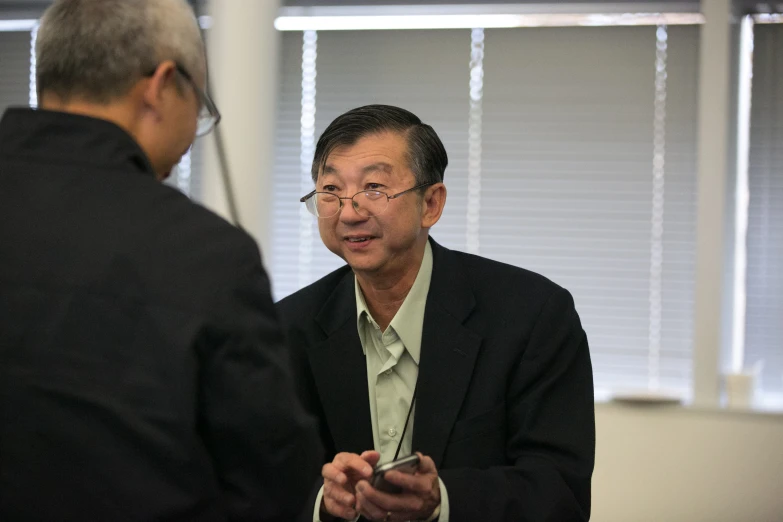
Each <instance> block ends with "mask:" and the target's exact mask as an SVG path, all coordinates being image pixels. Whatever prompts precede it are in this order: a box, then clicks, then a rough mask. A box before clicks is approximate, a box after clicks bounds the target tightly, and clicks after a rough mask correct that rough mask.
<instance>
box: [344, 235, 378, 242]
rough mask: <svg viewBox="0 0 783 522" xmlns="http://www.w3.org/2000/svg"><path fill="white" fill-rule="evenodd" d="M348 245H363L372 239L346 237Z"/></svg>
mask: <svg viewBox="0 0 783 522" xmlns="http://www.w3.org/2000/svg"><path fill="white" fill-rule="evenodd" d="M345 239H346V240H347V241H348V242H349V243H364V242H365V241H369V240H370V239H372V237H371V236H364V237H347V238H345Z"/></svg>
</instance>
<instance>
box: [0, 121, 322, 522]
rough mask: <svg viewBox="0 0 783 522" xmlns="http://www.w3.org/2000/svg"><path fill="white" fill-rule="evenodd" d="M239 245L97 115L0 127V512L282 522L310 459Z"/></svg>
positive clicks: (254, 277)
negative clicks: (161, 180)
mask: <svg viewBox="0 0 783 522" xmlns="http://www.w3.org/2000/svg"><path fill="white" fill-rule="evenodd" d="M322 455H323V453H322V451H321V444H320V441H319V440H318V434H317V429H316V422H315V421H314V419H313V418H312V417H311V416H309V415H307V413H306V412H305V411H304V409H303V408H302V406H301V404H300V402H299V401H298V400H297V399H296V396H295V391H294V388H293V386H292V384H291V372H290V368H289V366H288V362H287V355H286V350H285V349H284V348H283V338H282V335H281V330H280V327H279V323H278V320H277V315H276V312H275V310H274V305H273V303H272V300H271V296H270V292H269V284H268V281H267V277H266V275H265V273H264V270H263V268H262V266H261V261H260V257H259V253H258V249H257V246H256V245H255V243H254V242H253V241H252V239H251V238H250V237H249V236H248V235H247V234H246V233H244V232H242V231H240V230H238V229H236V228H234V227H232V226H230V225H229V224H228V223H226V222H225V221H223V220H222V219H220V218H218V217H217V216H215V215H214V214H212V213H210V212H208V211H207V210H205V209H203V208H201V207H199V206H198V205H195V204H193V203H191V202H190V200H188V199H187V198H186V197H185V196H183V195H182V194H180V193H179V192H177V191H176V190H174V189H172V188H170V187H167V186H165V185H162V184H161V183H159V182H158V181H156V180H155V179H154V176H153V173H152V169H151V167H150V164H149V162H148V160H147V158H146V156H145V155H144V153H143V152H142V150H141V149H140V148H139V147H138V145H137V144H136V143H135V142H134V141H133V139H132V138H131V137H130V136H129V135H128V134H126V133H125V132H124V131H122V130H121V129H120V128H119V127H117V126H115V125H113V124H111V123H109V122H106V121H101V120H95V119H92V118H86V117H82V116H75V115H68V114H64V113H55V112H48V111H31V110H22V109H19V110H9V111H8V112H7V113H6V114H5V116H4V118H3V120H2V122H0V520H8V521H14V522H23V521H28V520H29V521H33V520H35V521H42V520H46V521H58V520H68V521H70V520H89V521H115V522H117V521H129V520H134V521H145V522H148V521H152V520H156V521H159V520H183V521H207V520H208V521H217V520H226V519H231V520H264V521H272V520H275V521H281V522H282V521H286V522H288V521H290V520H291V518H292V517H293V516H294V515H293V513H295V512H296V513H298V512H299V510H300V509H301V506H302V503H303V502H305V499H306V497H307V495H308V493H309V490H310V487H311V484H312V476H313V474H315V473H318V470H319V469H320V465H321V460H322Z"/></svg>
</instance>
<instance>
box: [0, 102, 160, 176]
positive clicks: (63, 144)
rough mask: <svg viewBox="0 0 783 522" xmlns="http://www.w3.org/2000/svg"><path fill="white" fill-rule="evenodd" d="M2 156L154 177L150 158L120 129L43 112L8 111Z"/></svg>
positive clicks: (0, 130)
mask: <svg viewBox="0 0 783 522" xmlns="http://www.w3.org/2000/svg"><path fill="white" fill-rule="evenodd" d="M0 156H26V157H36V158H39V159H51V160H55V161H58V162H62V161H65V162H67V163H71V164H74V163H75V164H79V163H81V164H88V165H93V166H98V167H104V168H107V167H108V168H120V169H122V170H136V171H138V172H140V173H145V174H149V175H152V176H154V170H153V168H152V165H151V164H150V161H149V159H148V158H147V155H146V154H145V153H144V151H143V150H142V149H141V147H140V146H139V144H138V143H136V141H135V140H134V139H133V138H132V137H131V135H130V134H128V133H127V132H126V131H125V130H123V129H122V128H121V127H119V126H118V125H116V124H114V123H112V122H110V121H107V120H101V119H98V118H91V117H89V116H82V115H79V114H72V113H66V112H56V111H48V110H43V109H28V108H13V109H8V110H7V111H6V112H5V114H4V115H3V118H2V120H0Z"/></svg>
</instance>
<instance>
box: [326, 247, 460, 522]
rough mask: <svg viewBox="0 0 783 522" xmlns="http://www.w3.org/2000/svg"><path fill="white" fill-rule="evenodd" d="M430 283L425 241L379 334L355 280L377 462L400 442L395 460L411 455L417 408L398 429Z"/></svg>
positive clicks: (444, 500) (415, 371)
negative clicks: (420, 256) (400, 298)
mask: <svg viewBox="0 0 783 522" xmlns="http://www.w3.org/2000/svg"><path fill="white" fill-rule="evenodd" d="M431 279H432V248H431V247H430V244H429V242H427V245H426V247H425V250H424V258H423V259H422V262H421V267H420V268H419V273H418V274H417V275H416V280H415V281H414V282H413V286H412V287H411V289H410V292H408V295H407V296H406V297H405V300H404V301H403V303H402V305H401V306H400V309H399V310H397V313H396V314H395V316H394V318H393V319H392V320H391V323H389V326H388V327H387V328H386V330H385V331H381V329H380V327H379V326H378V323H376V322H375V320H374V319H373V317H372V315H371V314H370V310H369V309H368V308H367V303H366V302H365V300H364V295H363V294H362V291H361V288H360V287H359V282H358V281H356V282H355V288H356V312H357V314H356V316H357V321H356V327H357V329H358V332H359V340H360V341H361V344H362V351H363V352H364V354H365V356H366V358H367V388H368V390H369V399H370V420H371V422H372V438H373V445H374V449H375V451H377V452H379V453H380V454H381V459H380V462H381V463H385V462H391V461H392V460H394V454H395V452H396V451H397V445H398V444H401V447H400V453H399V457H404V456H406V455H410V453H411V446H412V443H413V427H414V426H413V417H414V415H415V410H416V406H415V405H414V407H413V411H411V417H410V421H409V422H408V428H407V430H405V436H404V437H402V431H403V428H404V426H405V419H406V418H407V416H408V409H409V408H410V404H411V399H412V398H413V390H414V388H415V386H416V379H417V378H418V376H419V357H420V354H421V333H422V330H423V328H424V309H425V306H426V304H427V294H428V293H429V289H430V281H431ZM400 437H402V439H400ZM438 480H439V482H440V499H441V505H440V515H439V517H438V520H439V522H448V520H449V497H448V493H447V492H446V486H445V485H444V484H443V481H442V480H440V478H438ZM322 497H323V487H322V488H321V491H320V492H319V493H318V497H317V498H316V502H315V510H314V513H313V520H314V521H316V522H320V518H319V508H320V506H321V498H322Z"/></svg>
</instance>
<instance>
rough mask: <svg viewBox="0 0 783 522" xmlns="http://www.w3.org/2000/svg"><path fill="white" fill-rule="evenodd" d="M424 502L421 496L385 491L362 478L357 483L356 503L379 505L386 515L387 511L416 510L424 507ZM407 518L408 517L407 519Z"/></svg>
mask: <svg viewBox="0 0 783 522" xmlns="http://www.w3.org/2000/svg"><path fill="white" fill-rule="evenodd" d="M423 504H424V502H423V500H422V499H421V498H419V496H417V495H415V494H413V493H410V492H403V493H397V494H392V493H384V492H383V491H379V490H377V489H375V488H374V487H372V486H371V485H370V483H369V482H367V481H366V480H362V481H361V482H359V483H358V484H357V485H356V505H357V507H358V506H359V505H370V506H374V507H377V508H378V509H379V510H380V511H381V512H382V513H383V515H384V516H385V515H386V512H388V511H391V512H406V513H407V512H414V511H418V510H420V509H421V508H422V506H423ZM406 520H407V519H406Z"/></svg>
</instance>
